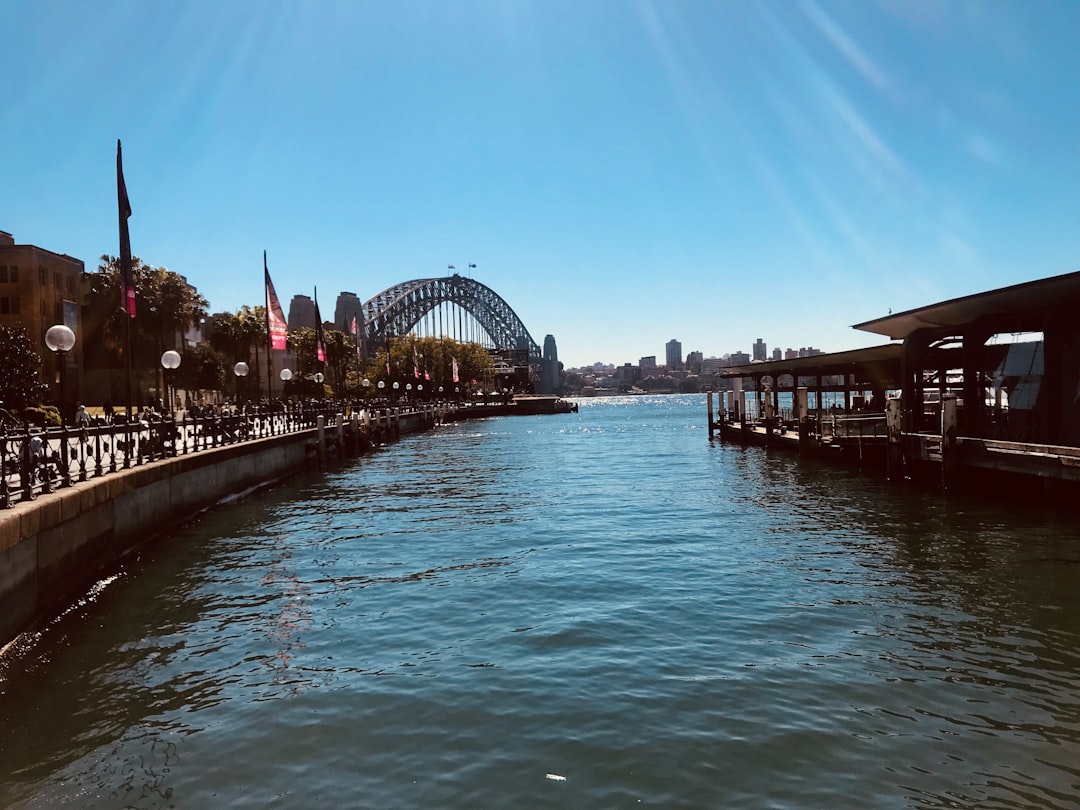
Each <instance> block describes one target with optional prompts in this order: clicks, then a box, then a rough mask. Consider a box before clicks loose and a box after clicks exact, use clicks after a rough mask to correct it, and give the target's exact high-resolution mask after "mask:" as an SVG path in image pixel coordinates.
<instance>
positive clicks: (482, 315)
mask: <svg viewBox="0 0 1080 810" xmlns="http://www.w3.org/2000/svg"><path fill="white" fill-rule="evenodd" d="M444 303H449V304H455V305H457V306H458V307H460V308H461V309H463V310H465V311H466V312H468V313H469V314H470V315H472V317H473V318H475V319H476V322H477V323H479V324H480V327H481V328H482V329H483V330H484V331H485V332H487V334H488V336H489V337H490V338H491V339H492V341H494V343H495V348H497V349H516V348H517V347H518V343H519V341H520V339H521V338H524V339H525V340H526V341H527V344H528V348H529V358H530V360H531V361H534V362H539V360H540V357H541V356H542V352H541V350H540V346H539V345H537V343H536V341H535V340H533V339H532V335H530V334H529V330H528V329H526V328H525V324H523V323H522V322H521V318H519V317H518V316H517V313H515V312H514V310H513V309H511V308H510V305H509V304H507V303H506V301H504V300H503V299H502V298H500V297H499V295H498V294H497V293H496V292H495V291H494V290H492V289H491V288H490V287H487V286H485V285H483V284H481V283H480V282H478V281H474V280H473V279H471V278H465V277H464V276H459V275H457V274H456V273H455V274H454V275H452V276H445V277H443V278H421V279H416V280H415V281H404V282H402V283H401V284H396V285H394V286H393V287H390V288H388V289H386V290H383V291H382V292H381V293H379V294H378V295H376V296H375V297H374V298H371V299H370V300H368V301H366V302H365V303H364V306H363V313H364V336H365V339H366V340H367V341H368V345H369V346H382V345H385V344H386V340H387V338H395V337H400V336H402V335H407V334H408V333H409V332H410V331H411V330H412V328H413V327H414V326H415V325H416V324H418V323H419V322H420V320H421V319H422V318H423V317H424V316H425V315H427V314H428V313H429V312H431V311H432V310H433V309H435V307H437V306H439V305H440V304H444Z"/></svg>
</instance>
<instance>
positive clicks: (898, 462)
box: [885, 398, 904, 481]
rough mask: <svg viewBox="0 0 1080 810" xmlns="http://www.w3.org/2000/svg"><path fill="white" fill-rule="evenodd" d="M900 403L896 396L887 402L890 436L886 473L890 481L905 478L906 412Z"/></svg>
mask: <svg viewBox="0 0 1080 810" xmlns="http://www.w3.org/2000/svg"><path fill="white" fill-rule="evenodd" d="M900 404H901V403H900V400H899V399H896V398H893V399H889V400H886V402H885V429H886V432H887V433H888V437H889V446H888V448H887V451H886V452H887V456H886V464H887V467H886V469H887V472H886V475H887V476H888V479H889V480H890V481H902V480H903V478H904V445H903V440H904V432H903V431H904V414H903V411H902V410H901V408H900Z"/></svg>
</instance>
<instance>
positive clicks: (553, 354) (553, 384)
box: [536, 335, 562, 395]
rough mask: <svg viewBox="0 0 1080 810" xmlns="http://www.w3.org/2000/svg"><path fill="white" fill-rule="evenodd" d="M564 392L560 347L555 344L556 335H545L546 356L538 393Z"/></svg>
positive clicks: (543, 360) (542, 364)
mask: <svg viewBox="0 0 1080 810" xmlns="http://www.w3.org/2000/svg"><path fill="white" fill-rule="evenodd" d="M561 392H562V363H560V362H559V349H558V347H557V346H556V345H555V336H554V335H547V336H545V337H544V356H543V358H541V365H540V386H539V388H538V390H537V392H536V393H538V394H544V395H550V394H559V393H561Z"/></svg>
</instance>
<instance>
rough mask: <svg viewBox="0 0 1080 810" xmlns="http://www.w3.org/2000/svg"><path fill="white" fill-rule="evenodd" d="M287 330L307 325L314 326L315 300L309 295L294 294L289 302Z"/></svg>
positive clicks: (311, 327) (309, 327) (312, 327)
mask: <svg viewBox="0 0 1080 810" xmlns="http://www.w3.org/2000/svg"><path fill="white" fill-rule="evenodd" d="M286 320H287V321H288V324H289V331H290V332H291V331H292V330H294V329H300V328H302V327H305V326H306V327H307V328H308V329H314V328H315V302H314V301H313V300H312V299H311V296H310V295H294V296H293V297H292V300H291V301H290V302H289V317H288V318H287V319H286Z"/></svg>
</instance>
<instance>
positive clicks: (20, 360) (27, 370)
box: [0, 326, 49, 414]
mask: <svg viewBox="0 0 1080 810" xmlns="http://www.w3.org/2000/svg"><path fill="white" fill-rule="evenodd" d="M41 368H42V365H41V357H40V356H39V355H38V353H37V352H36V351H34V347H33V344H32V343H31V342H30V336H29V335H27V333H26V329H24V328H23V327H21V326H0V402H2V403H3V407H4V408H7V409H8V410H9V411H10V412H11V413H13V414H18V413H19V412H20V411H22V409H23V408H26V407H31V406H36V405H40V404H41V402H42V401H43V400H44V398H45V395H46V394H47V393H48V391H49V386H48V384H47V383H46V382H45V379H44V377H43V375H42V371H41Z"/></svg>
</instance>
